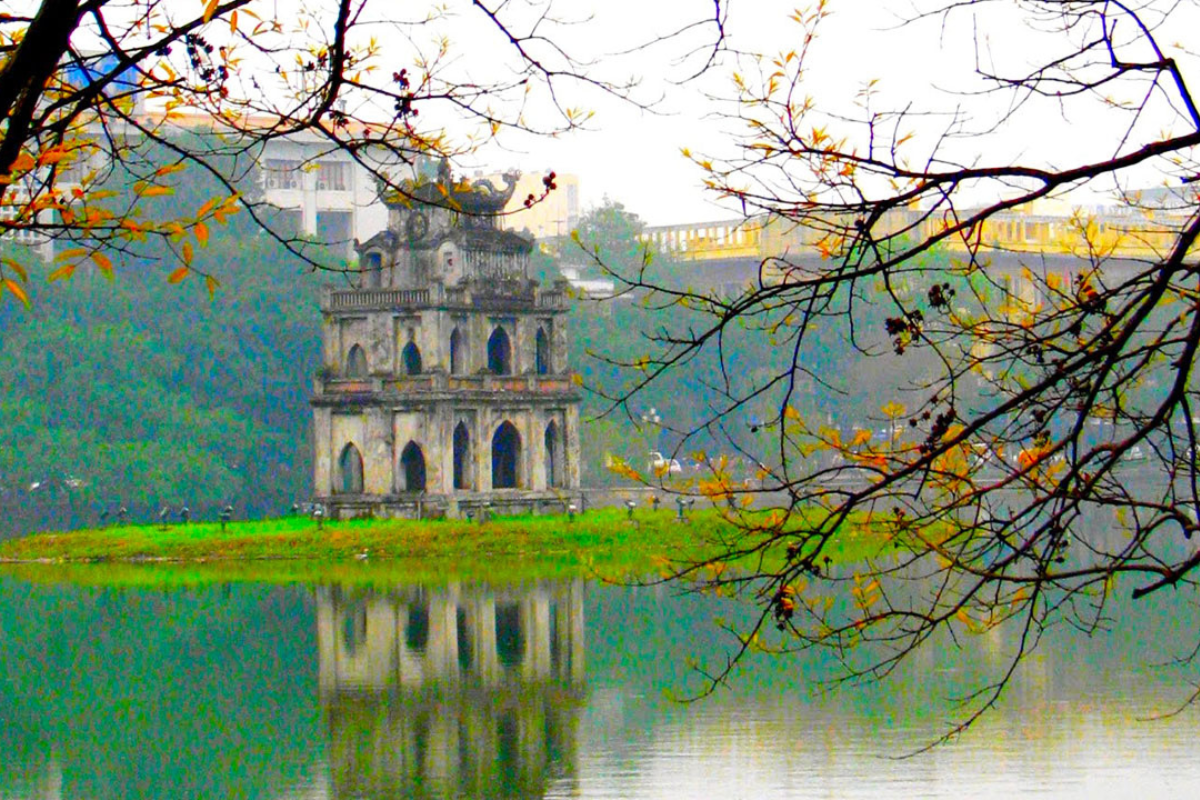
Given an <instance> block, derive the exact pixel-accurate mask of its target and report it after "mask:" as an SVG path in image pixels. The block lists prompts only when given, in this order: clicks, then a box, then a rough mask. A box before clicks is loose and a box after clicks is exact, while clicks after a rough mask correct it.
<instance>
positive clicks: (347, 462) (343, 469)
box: [333, 444, 363, 494]
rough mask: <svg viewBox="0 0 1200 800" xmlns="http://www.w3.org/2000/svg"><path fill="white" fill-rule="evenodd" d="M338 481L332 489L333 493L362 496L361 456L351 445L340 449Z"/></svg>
mask: <svg viewBox="0 0 1200 800" xmlns="http://www.w3.org/2000/svg"><path fill="white" fill-rule="evenodd" d="M338 479H339V480H338V481H337V482H336V483H335V484H334V487H333V489H334V491H335V492H339V493H341V494H362V490H363V462H362V454H361V453H359V452H358V448H357V447H355V446H354V445H353V444H348V445H346V446H345V447H344V448H342V455H341V457H340V458H338Z"/></svg>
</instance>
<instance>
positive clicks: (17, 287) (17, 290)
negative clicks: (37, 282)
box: [4, 278, 29, 308]
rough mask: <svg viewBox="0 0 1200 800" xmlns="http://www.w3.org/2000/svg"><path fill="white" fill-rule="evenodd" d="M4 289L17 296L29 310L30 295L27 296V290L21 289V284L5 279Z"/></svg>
mask: <svg viewBox="0 0 1200 800" xmlns="http://www.w3.org/2000/svg"><path fill="white" fill-rule="evenodd" d="M4 288H6V289H8V290H9V291H10V292H12V293H13V294H14V295H16V297H17V299H18V300H20V301H21V302H22V303H24V304H25V307H26V308H29V295H27V294H25V290H24V289H23V288H22V287H21V284H19V283H17V282H16V281H14V280H13V279H12V278H5V279H4Z"/></svg>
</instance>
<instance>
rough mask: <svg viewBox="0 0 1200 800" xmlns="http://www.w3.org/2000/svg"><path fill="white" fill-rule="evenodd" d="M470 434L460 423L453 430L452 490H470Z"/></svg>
mask: <svg viewBox="0 0 1200 800" xmlns="http://www.w3.org/2000/svg"><path fill="white" fill-rule="evenodd" d="M470 470H471V434H470V433H468V432H467V426H466V425H465V424H464V423H462V422H460V423H458V425H456V426H455V428H454V488H455V489H470V488H471V471H470Z"/></svg>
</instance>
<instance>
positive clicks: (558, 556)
mask: <svg viewBox="0 0 1200 800" xmlns="http://www.w3.org/2000/svg"><path fill="white" fill-rule="evenodd" d="M856 527H858V526H856ZM864 530H869V526H867V527H866V528H863V529H860V531H859V532H852V534H851V535H850V536H847V537H839V540H838V541H837V542H835V543H834V544H835V545H836V546H835V547H834V548H833V549H832V550H831V551H830V552H831V554H832V555H833V556H834V557H835V558H836V559H837V560H839V561H842V563H845V561H846V560H847V559H850V560H858V559H861V558H864V557H867V556H869V555H871V554H872V553H875V552H878V550H879V548H880V546H881V545H882V544H883V541H882V540H881V539H880V538H879V537H878V536H875V535H871V534H869V533H864V532H862V531H864ZM737 534H738V531H737V530H736V528H735V527H734V525H733V524H731V523H730V522H729V520H728V519H726V518H725V517H724V516H723V515H722V514H721V513H719V512H718V511H717V510H715V509H704V510H701V509H695V510H693V511H692V512H691V513H690V514H689V515H688V520H687V521H686V522H683V523H681V522H679V521H678V520H677V519H676V515H675V513H674V512H673V511H667V510H665V509H663V510H658V511H649V510H641V509H639V510H638V511H637V513H636V514H635V517H634V521H632V522H631V521H630V520H629V519H628V517H627V514H626V512H625V511H623V510H620V509H598V510H594V511H589V512H588V513H586V514H584V515H579V516H576V517H575V518H574V519H573V520H572V519H568V518H567V517H565V516H537V517H533V516H528V517H497V518H495V519H491V520H489V521H487V522H484V523H478V522H472V521H468V520H423V521H416V520H372V519H364V520H350V521H326V522H325V523H323V524H322V525H320V526H318V524H317V523H316V522H315V521H313V520H311V519H308V518H305V517H285V518H281V519H269V520H258V521H248V522H230V523H228V524H227V525H226V526H224V528H222V526H221V525H220V524H219V523H209V522H201V523H191V524H187V525H183V524H175V525H170V526H161V525H127V526H119V527H118V526H113V527H107V528H97V529H89V530H78V531H69V532H47V533H39V534H34V535H31V536H26V537H23V538H19V539H11V540H8V541H5V542H0V564H4V568H3V569H4V571H5V572H7V573H9V574H20V575H22V576H24V577H36V576H38V575H42V576H44V577H49V575H50V574H55V575H60V576H66V575H68V574H70V575H74V576H75V578H84V577H85V576H86V574H87V573H89V572H91V571H94V568H93V569H91V570H90V569H88V568H87V565H96V564H101V565H103V567H104V570H103V571H104V573H105V574H106V575H107V576H108V577H109V578H112V577H115V576H116V575H117V574H124V575H129V576H132V575H133V574H134V573H135V572H136V571H137V569H138V568H139V567H143V568H144V566H145V565H146V564H155V565H163V566H173V567H174V568H175V571H176V572H177V573H179V574H180V575H182V574H187V575H193V576H195V577H196V579H197V580H200V579H202V578H201V576H202V575H204V574H206V575H209V576H210V578H209V579H230V580H236V579H246V580H279V581H284V582H291V581H303V580H324V579H328V578H339V576H340V578H350V577H362V578H368V579H369V578H371V576H375V577H378V578H381V579H382V578H384V577H389V578H404V579H407V580H413V581H418V580H429V579H433V578H439V579H446V578H464V579H505V580H508V579H518V578H551V577H570V576H579V575H584V576H587V575H598V576H601V577H612V578H617V579H620V578H624V577H629V576H635V575H636V576H644V575H651V574H656V573H660V572H662V571H664V570H666V569H668V568H669V566H670V565H671V564H672V563H676V564H678V563H685V562H690V561H695V560H697V559H700V558H702V557H703V556H704V555H705V554H711V553H714V552H716V550H714V548H716V547H719V542H720V541H721V540H723V539H728V538H729V537H730V536H731V535H734V536H736V535H737ZM180 567H184V568H185V569H183V570H180V569H179V568H180ZM73 579H74V578H73Z"/></svg>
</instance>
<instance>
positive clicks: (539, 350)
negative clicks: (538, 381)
mask: <svg viewBox="0 0 1200 800" xmlns="http://www.w3.org/2000/svg"><path fill="white" fill-rule="evenodd" d="M535 350H536V352H535V362H536V364H537V374H538V375H548V374H550V338H549V337H548V336H546V331H545V330H544V329H542V328H538V331H537V342H536V346H535Z"/></svg>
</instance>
